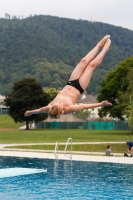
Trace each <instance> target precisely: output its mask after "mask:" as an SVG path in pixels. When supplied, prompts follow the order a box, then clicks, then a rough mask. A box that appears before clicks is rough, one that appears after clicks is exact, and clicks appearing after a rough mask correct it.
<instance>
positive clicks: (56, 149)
mask: <svg viewBox="0 0 133 200" xmlns="http://www.w3.org/2000/svg"><path fill="white" fill-rule="evenodd" d="M69 142H71V150H70V155H68V154H66V152H67V146H68V144H69ZM54 155H55V158H56V159H58V142H56V144H55V151H54ZM64 156H67V157H69V158H70V159H71V160H72V138H68V139H67V142H66V146H65V149H64Z"/></svg>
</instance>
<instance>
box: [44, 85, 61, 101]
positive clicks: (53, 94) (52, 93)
mask: <svg viewBox="0 0 133 200" xmlns="http://www.w3.org/2000/svg"><path fill="white" fill-rule="evenodd" d="M58 92H59V90H56V88H50V89H48V90H46V93H47V94H48V95H49V96H50V101H53V99H54V98H55V97H56V95H57V94H58Z"/></svg>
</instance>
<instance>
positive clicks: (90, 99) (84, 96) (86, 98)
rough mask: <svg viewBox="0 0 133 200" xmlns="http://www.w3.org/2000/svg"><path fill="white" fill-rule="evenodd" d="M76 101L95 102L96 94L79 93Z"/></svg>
mask: <svg viewBox="0 0 133 200" xmlns="http://www.w3.org/2000/svg"><path fill="white" fill-rule="evenodd" d="M76 102H77V103H97V102H98V101H97V96H93V95H91V94H84V93H83V94H81V95H80V96H79V98H78V99H77V101H76Z"/></svg>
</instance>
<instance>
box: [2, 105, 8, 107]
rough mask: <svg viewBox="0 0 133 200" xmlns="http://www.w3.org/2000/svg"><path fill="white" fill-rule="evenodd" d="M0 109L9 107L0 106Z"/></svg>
mask: <svg viewBox="0 0 133 200" xmlns="http://www.w3.org/2000/svg"><path fill="white" fill-rule="evenodd" d="M0 108H8V107H7V106H4V105H0Z"/></svg>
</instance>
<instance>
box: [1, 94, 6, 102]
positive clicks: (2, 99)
mask: <svg viewBox="0 0 133 200" xmlns="http://www.w3.org/2000/svg"><path fill="white" fill-rule="evenodd" d="M5 98H6V97H5V96H3V95H1V94H0V102H4V100H5Z"/></svg>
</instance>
